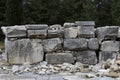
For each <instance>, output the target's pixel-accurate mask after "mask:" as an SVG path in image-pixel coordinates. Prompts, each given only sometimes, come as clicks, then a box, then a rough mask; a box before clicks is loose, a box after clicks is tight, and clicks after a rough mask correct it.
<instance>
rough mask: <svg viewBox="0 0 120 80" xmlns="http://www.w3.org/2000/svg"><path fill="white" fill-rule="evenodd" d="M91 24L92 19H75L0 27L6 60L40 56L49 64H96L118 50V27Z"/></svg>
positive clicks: (13, 61) (17, 61)
mask: <svg viewBox="0 0 120 80" xmlns="http://www.w3.org/2000/svg"><path fill="white" fill-rule="evenodd" d="M94 26H95V23H94V21H76V22H75V23H65V24H64V25H63V27H62V26H61V25H59V24H55V25H51V26H48V25H47V24H35V25H34V24H29V25H21V26H8V27H2V30H3V33H4V34H5V36H6V39H5V54H6V57H5V58H6V61H8V62H9V63H11V64H23V63H25V62H29V63H31V64H33V63H37V62H40V61H43V60H46V61H47V62H48V63H50V64H61V63H74V62H81V63H84V64H96V63H97V62H98V61H99V62H100V61H105V60H107V59H109V58H110V59H115V58H116V56H117V55H118V54H119V41H116V40H117V39H116V38H118V37H119V35H118V33H119V27H118V26H107V27H99V28H97V29H95V28H94ZM97 55H98V56H97ZM97 57H98V58H97Z"/></svg>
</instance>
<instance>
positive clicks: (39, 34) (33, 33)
mask: <svg viewBox="0 0 120 80" xmlns="http://www.w3.org/2000/svg"><path fill="white" fill-rule="evenodd" d="M27 33H28V37H29V38H40V39H44V38H46V37H47V30H46V29H45V30H27Z"/></svg>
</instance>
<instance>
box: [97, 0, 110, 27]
mask: <svg viewBox="0 0 120 80" xmlns="http://www.w3.org/2000/svg"><path fill="white" fill-rule="evenodd" d="M96 4H97V18H96V25H97V26H106V25H112V12H111V1H110V0H98V2H97V3H96Z"/></svg>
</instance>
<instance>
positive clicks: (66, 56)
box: [46, 53, 74, 64]
mask: <svg viewBox="0 0 120 80" xmlns="http://www.w3.org/2000/svg"><path fill="white" fill-rule="evenodd" d="M46 61H47V62H48V63H50V64H61V63H74V57H73V55H72V54H71V53H52V54H46Z"/></svg>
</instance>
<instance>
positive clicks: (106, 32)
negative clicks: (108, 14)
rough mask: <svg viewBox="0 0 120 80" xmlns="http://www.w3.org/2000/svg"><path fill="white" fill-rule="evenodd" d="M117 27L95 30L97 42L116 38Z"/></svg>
mask: <svg viewBox="0 0 120 80" xmlns="http://www.w3.org/2000/svg"><path fill="white" fill-rule="evenodd" d="M118 31H119V26H105V27H99V28H97V29H96V35H97V38H98V40H99V41H102V40H104V39H111V37H112V38H114V37H117V36H118Z"/></svg>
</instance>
